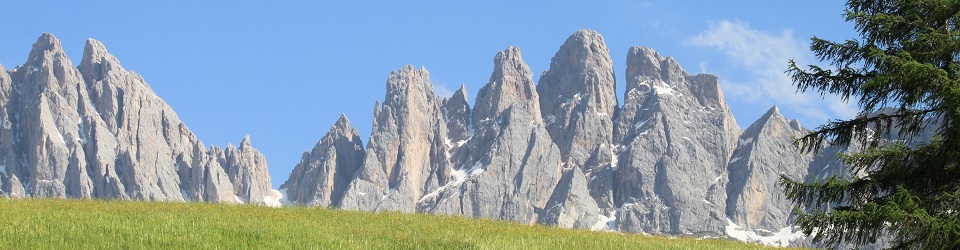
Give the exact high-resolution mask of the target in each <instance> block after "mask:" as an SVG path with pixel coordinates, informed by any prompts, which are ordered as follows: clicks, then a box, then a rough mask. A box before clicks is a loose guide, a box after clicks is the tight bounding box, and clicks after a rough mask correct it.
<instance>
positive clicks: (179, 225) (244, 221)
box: [0, 199, 764, 249]
mask: <svg viewBox="0 0 960 250" xmlns="http://www.w3.org/2000/svg"><path fill="white" fill-rule="evenodd" d="M0 218H4V223H0V235H2V236H3V237H0V246H2V247H0V248H11V249H58V248H69V249H91V248H92V249H100V248H119V249H139V248H152V249H210V248H220V249H250V248H256V249H268V248H277V249H291V248H293V249H301V248H310V249H518V248H521V249H760V248H764V246H761V245H754V244H747V243H742V242H738V241H734V240H725V239H694V238H682V237H680V238H668V237H658V236H644V235H636V234H620V233H615V232H594V231H585V230H571V229H561V228H556V227H547V226H540V225H537V226H528V225H521V224H517V223H513V222H505V221H494V220H489V219H471V218H466V217H448V216H436V215H426V214H403V213H396V212H391V213H362V212H351V211H343V210H331V209H322V208H308V207H290V208H282V209H278V208H270V207H262V206H254V205H226V204H210V203H177V202H140V201H120V200H73V199H0Z"/></svg>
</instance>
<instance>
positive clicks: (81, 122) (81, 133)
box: [77, 119, 87, 145]
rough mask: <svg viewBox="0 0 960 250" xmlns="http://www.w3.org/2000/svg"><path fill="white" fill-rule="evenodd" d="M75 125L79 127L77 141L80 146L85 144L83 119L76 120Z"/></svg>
mask: <svg viewBox="0 0 960 250" xmlns="http://www.w3.org/2000/svg"><path fill="white" fill-rule="evenodd" d="M77 124H79V126H80V132H79V133H80V138H77V140H79V141H80V144H83V145H86V144H87V125H86V124H84V123H83V119H77Z"/></svg>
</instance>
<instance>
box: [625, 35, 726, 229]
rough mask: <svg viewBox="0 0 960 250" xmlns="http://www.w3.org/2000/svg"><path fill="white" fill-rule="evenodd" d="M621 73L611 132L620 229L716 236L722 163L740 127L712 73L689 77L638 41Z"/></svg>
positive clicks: (722, 202)
mask: <svg viewBox="0 0 960 250" xmlns="http://www.w3.org/2000/svg"><path fill="white" fill-rule="evenodd" d="M626 77H627V79H628V81H627V87H628V89H627V92H626V97H625V98H626V100H625V101H624V107H623V108H622V110H621V112H620V115H619V116H618V120H617V132H616V133H615V134H616V135H617V139H618V140H619V142H620V144H621V147H623V151H622V153H621V154H620V156H619V159H618V169H617V174H616V185H615V187H614V190H615V194H616V200H617V205H618V206H619V213H618V214H617V222H618V225H619V228H620V230H623V231H627V232H647V233H658V234H695V235H717V234H722V232H723V228H724V225H726V219H725V218H724V217H725V213H724V211H725V208H724V205H725V202H726V199H727V197H726V192H725V190H724V187H725V185H726V182H727V176H726V163H727V162H728V159H729V155H730V154H729V152H732V151H733V148H734V141H735V140H736V138H737V136H738V135H739V134H740V129H739V128H738V126H737V124H736V122H735V120H734V118H733V115H732V114H731V113H730V112H729V109H728V108H727V106H726V104H725V103H723V102H722V100H723V98H722V96H720V95H719V87H718V85H719V83H718V82H717V78H716V77H713V76H708V75H697V76H689V75H687V74H686V72H685V71H684V70H683V69H682V68H680V66H679V65H678V64H677V63H676V62H675V61H674V60H673V58H670V57H668V58H666V59H664V58H662V57H661V56H660V55H659V54H657V53H656V52H655V51H653V50H652V49H646V48H638V47H634V48H632V49H631V50H630V53H629V54H628V57H627V76H626ZM711 90H717V91H715V92H712V91H711ZM711 93H713V94H716V95H714V96H705V95H706V94H711Z"/></svg>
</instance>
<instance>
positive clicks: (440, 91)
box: [433, 83, 454, 98]
mask: <svg viewBox="0 0 960 250" xmlns="http://www.w3.org/2000/svg"><path fill="white" fill-rule="evenodd" d="M453 92H454V91H453V90H450V88H447V86H444V85H442V84H437V83H434V85H433V93H434V94H436V95H437V96H438V97H440V98H449V97H451V96H453Z"/></svg>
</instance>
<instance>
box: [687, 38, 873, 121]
mask: <svg viewBox="0 0 960 250" xmlns="http://www.w3.org/2000/svg"><path fill="white" fill-rule="evenodd" d="M688 43H689V44H692V45H695V46H701V47H707V48H713V49H717V50H719V51H720V52H722V53H723V54H725V55H726V56H727V57H728V58H729V60H730V62H733V63H734V65H735V66H736V68H739V69H742V70H744V71H746V73H747V75H748V76H749V79H748V80H745V81H744V82H731V81H728V80H722V81H721V85H722V87H723V88H724V92H725V94H729V95H730V96H731V97H734V98H735V99H737V100H738V101H743V102H747V103H768V102H769V103H774V104H778V105H780V106H781V109H787V110H790V111H793V113H796V114H799V115H802V116H806V117H804V118H807V119H812V120H816V121H826V119H827V118H848V117H852V116H853V115H854V114H856V109H855V108H854V107H853V106H851V105H849V104H847V103H843V102H841V101H840V99H839V98H837V97H834V96H826V97H820V95H819V94H816V93H798V92H797V88H796V87H795V86H793V84H792V81H791V79H790V76H789V75H787V74H786V73H784V71H786V70H787V61H789V60H790V59H794V60H796V61H797V62H798V64H801V65H804V64H809V63H811V62H813V61H815V60H813V57H812V55H811V54H810V53H809V52H808V51H807V46H806V44H804V43H803V42H802V41H801V40H799V39H797V38H795V37H794V36H793V32H792V31H790V30H783V31H781V32H779V33H772V32H767V31H762V30H755V29H753V28H751V27H750V26H749V25H748V24H746V23H743V22H741V21H739V20H734V21H730V20H720V21H717V22H710V23H709V25H708V28H707V29H706V30H704V31H702V32H700V34H698V35H696V36H694V37H692V38H690V39H689V40H688ZM721 79H722V78H721Z"/></svg>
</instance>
